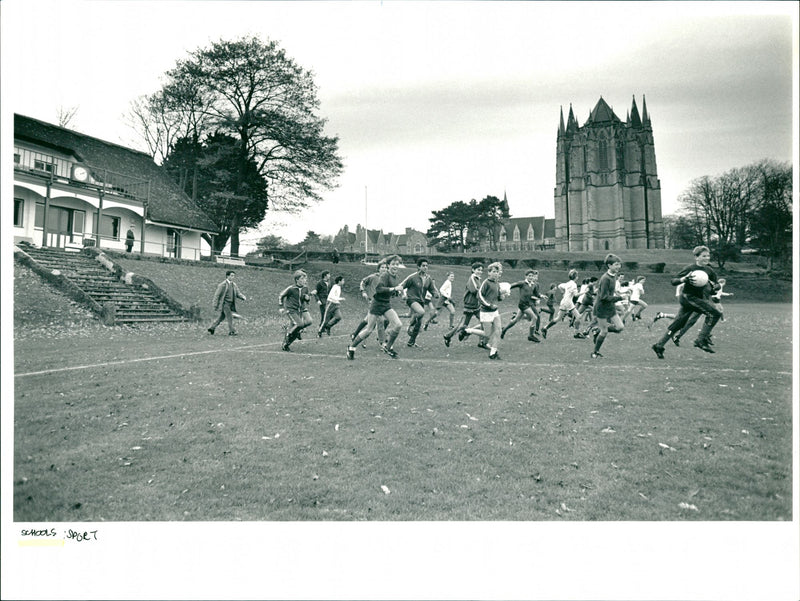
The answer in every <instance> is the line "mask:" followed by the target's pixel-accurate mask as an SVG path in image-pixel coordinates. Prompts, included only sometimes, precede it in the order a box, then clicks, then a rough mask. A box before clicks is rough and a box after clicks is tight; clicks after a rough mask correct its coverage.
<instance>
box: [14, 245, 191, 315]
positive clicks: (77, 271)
mask: <svg viewBox="0 0 800 601" xmlns="http://www.w3.org/2000/svg"><path fill="white" fill-rule="evenodd" d="M21 248H22V249H23V250H24V251H25V252H26V253H27V254H28V255H30V257H31V258H33V260H34V261H36V263H38V264H39V265H40V266H42V267H44V268H45V269H47V270H49V271H52V270H54V269H57V270H58V271H60V272H61V274H62V275H63V276H65V277H67V278H68V279H69V280H71V281H72V282H73V283H74V284H75V285H76V286H78V288H80V289H81V290H83V292H84V293H86V294H87V295H88V296H89V297H91V298H92V299H93V300H95V301H96V302H97V303H98V304H99V305H101V306H102V305H106V304H107V303H113V304H114V305H115V308H116V311H115V313H114V323H116V324H129V325H130V324H141V323H163V322H183V321H189V320H188V319H187V318H186V317H184V316H183V315H180V314H178V313H177V312H176V311H174V310H173V309H172V308H171V307H169V306H168V305H167V304H166V303H164V302H163V301H162V300H160V299H159V298H158V297H157V295H156V294H155V293H154V292H153V291H152V290H149V289H147V288H144V287H143V286H140V285H136V284H127V283H125V282H124V281H121V280H120V279H118V278H117V277H116V276H115V275H114V274H113V273H112V272H110V271H109V270H108V269H106V268H105V267H103V266H102V265H101V264H100V263H99V262H98V261H97V260H95V259H94V258H92V257H89V256H86V255H84V254H82V253H76V252H67V251H65V250H63V249H60V248H37V247H34V246H30V245H25V246H21Z"/></svg>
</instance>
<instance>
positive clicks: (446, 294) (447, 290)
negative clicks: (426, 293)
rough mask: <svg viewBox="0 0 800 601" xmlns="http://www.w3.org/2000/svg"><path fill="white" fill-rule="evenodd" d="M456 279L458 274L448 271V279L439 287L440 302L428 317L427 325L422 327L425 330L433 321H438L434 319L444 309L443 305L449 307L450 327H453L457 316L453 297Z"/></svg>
mask: <svg viewBox="0 0 800 601" xmlns="http://www.w3.org/2000/svg"><path fill="white" fill-rule="evenodd" d="M455 279H456V275H455V274H454V273H453V272H452V271H450V272H448V274H447V279H446V280H445V281H444V284H442V285H441V287H440V288H439V304H438V305H437V307H436V310H435V311H434V313H433V314H432V315H431V316H430V319H428V321H426V322H425V325H424V326H423V328H422V329H423V330H427V329H428V325H429V324H430V323H431V322H433V323H436V322H435V321H434V320H435V319H436V317H437V316H438V315H439V311H441V310H442V307H444V308H445V309H447V312H448V313H449V314H450V325H449V327H450V328H452V327H453V323H454V322H455V316H456V307H455V305H454V304H453V299H452V296H453V280H455Z"/></svg>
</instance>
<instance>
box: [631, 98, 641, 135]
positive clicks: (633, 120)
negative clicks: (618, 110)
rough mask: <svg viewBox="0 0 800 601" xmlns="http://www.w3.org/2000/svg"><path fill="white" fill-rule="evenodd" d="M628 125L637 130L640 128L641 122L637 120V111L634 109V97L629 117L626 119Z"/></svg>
mask: <svg viewBox="0 0 800 601" xmlns="http://www.w3.org/2000/svg"><path fill="white" fill-rule="evenodd" d="M628 123H630V124H631V126H632V127H635V128H637V129H638V128H641V127H642V120H641V119H640V118H639V109H638V108H636V96H634V97H633V103H632V104H631V116H630V118H629V119H628Z"/></svg>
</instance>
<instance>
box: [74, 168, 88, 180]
mask: <svg viewBox="0 0 800 601" xmlns="http://www.w3.org/2000/svg"><path fill="white" fill-rule="evenodd" d="M72 179H74V180H75V181H77V182H87V181H89V170H88V169H86V167H82V166H81V165H73V166H72Z"/></svg>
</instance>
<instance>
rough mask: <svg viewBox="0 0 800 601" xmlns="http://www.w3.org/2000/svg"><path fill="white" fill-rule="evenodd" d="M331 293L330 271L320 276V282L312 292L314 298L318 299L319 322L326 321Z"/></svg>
mask: <svg viewBox="0 0 800 601" xmlns="http://www.w3.org/2000/svg"><path fill="white" fill-rule="evenodd" d="M330 291H331V273H330V271H328V270H325V271H323V272H322V273H321V274H319V281H318V282H317V285H316V287H315V288H314V290H312V291H311V294H312V296H315V297H317V305H319V322H320V323H322V322H323V321H325V307H326V302H327V300H328V293H329V292H330Z"/></svg>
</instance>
